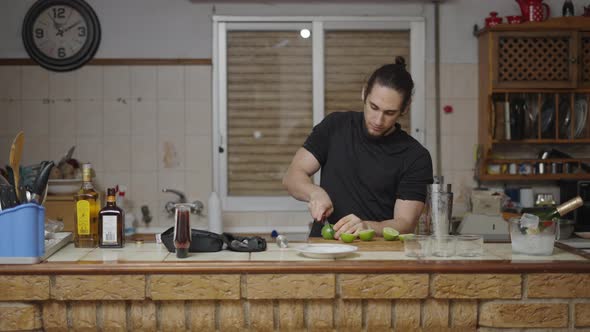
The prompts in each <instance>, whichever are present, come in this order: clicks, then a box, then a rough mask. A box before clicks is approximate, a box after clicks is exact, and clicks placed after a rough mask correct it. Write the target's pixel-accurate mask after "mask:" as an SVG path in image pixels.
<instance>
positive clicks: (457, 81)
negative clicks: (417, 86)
mask: <svg viewBox="0 0 590 332" xmlns="http://www.w3.org/2000/svg"><path fill="white" fill-rule="evenodd" d="M477 71H478V65H477V64H471V63H469V64H467V63H466V64H441V66H440V87H441V107H440V108H441V109H438V110H437V109H435V89H434V87H435V85H434V65H433V64H429V65H428V67H427V73H426V76H427V77H426V78H427V79H426V81H427V83H426V146H427V148H428V150H429V151H430V154H431V156H432V160H433V163H434V164H435V163H436V139H437V138H436V136H435V135H436V127H435V116H436V114H435V112H440V123H441V155H442V161H441V164H442V165H441V166H442V174H439V175H443V176H444V177H445V182H446V183H451V184H452V185H453V192H454V194H455V196H454V197H455V203H454V205H453V215H456V216H462V215H463V214H464V213H465V212H466V211H467V209H468V208H469V199H470V194H471V189H472V188H474V187H475V186H476V183H475V181H474V179H473V174H474V169H475V146H476V144H477V116H478V104H477V101H478V99H477V98H478V72H477ZM447 105H448V106H452V108H453V112H452V113H445V112H444V111H443V108H444V107H445V106H447ZM434 167H435V166H434ZM435 172H436V170H435Z"/></svg>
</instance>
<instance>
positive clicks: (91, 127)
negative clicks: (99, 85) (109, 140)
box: [75, 100, 104, 155]
mask: <svg viewBox="0 0 590 332" xmlns="http://www.w3.org/2000/svg"><path fill="white" fill-rule="evenodd" d="M75 105H76V110H75V115H76V121H77V122H76V134H77V135H78V136H83V137H96V138H101V139H102V135H103V115H104V105H103V103H102V100H78V101H76V104H75ZM78 150H79V148H78ZM76 152H79V151H76ZM76 155H77V154H76Z"/></svg>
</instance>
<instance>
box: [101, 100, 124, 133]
mask: <svg viewBox="0 0 590 332" xmlns="http://www.w3.org/2000/svg"><path fill="white" fill-rule="evenodd" d="M103 106H104V111H103V114H104V122H103V123H104V126H103V133H104V135H105V136H114V135H118V136H123V135H125V136H129V135H130V134H131V103H130V101H129V100H128V99H120V100H114V101H110V100H105V102H104V105H103Z"/></svg>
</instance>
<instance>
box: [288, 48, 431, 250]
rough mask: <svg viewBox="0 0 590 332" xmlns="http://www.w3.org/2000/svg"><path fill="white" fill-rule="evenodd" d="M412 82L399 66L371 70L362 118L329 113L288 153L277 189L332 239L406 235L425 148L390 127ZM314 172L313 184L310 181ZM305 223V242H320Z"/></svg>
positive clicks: (421, 196)
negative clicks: (386, 232) (330, 231)
mask: <svg viewBox="0 0 590 332" xmlns="http://www.w3.org/2000/svg"><path fill="white" fill-rule="evenodd" d="M413 89H414V82H413V80H412V77H411V75H410V73H408V71H407V70H406V64H405V60H404V59H403V58H402V57H396V59H395V63H393V64H387V65H384V66H382V67H380V68H378V69H377V70H376V71H375V72H373V74H372V75H371V76H370V77H369V79H368V81H367V83H366V84H365V86H364V88H363V89H362V99H363V102H364V110H363V112H335V113H331V114H329V115H327V116H326V117H325V118H324V119H323V120H322V122H320V123H319V124H318V125H316V126H315V127H314V128H313V130H312V132H311V134H310V135H309V137H308V138H307V140H306V141H305V143H304V144H303V147H301V148H299V150H298V151H297V152H296V154H295V156H294V157H293V160H292V162H291V165H290V166H289V168H288V170H287V172H286V174H285V176H284V178H283V184H284V185H285V187H286V188H287V190H288V191H289V194H291V195H292V196H293V197H295V198H296V199H298V200H301V201H305V202H308V208H309V211H310V213H311V216H312V217H313V219H314V220H316V221H322V220H324V219H325V218H327V220H328V221H329V222H330V223H331V224H333V225H334V230H335V231H336V233H335V238H336V239H338V238H340V234H342V233H354V234H358V233H359V232H360V231H361V230H363V229H368V228H371V229H374V230H375V231H376V233H377V234H378V235H382V232H383V228H385V227H393V228H395V229H396V230H398V231H399V232H400V233H402V234H403V233H412V232H413V231H414V229H415V227H416V224H417V222H418V218H419V217H420V214H421V212H422V209H423V207H424V201H425V200H426V186H427V184H430V183H432V160H431V158H430V154H429V153H428V150H426V149H425V148H424V147H423V146H422V145H421V144H420V143H419V142H418V141H416V140H415V139H414V138H412V137H411V136H410V135H408V134H407V133H406V132H405V131H403V130H402V129H401V127H400V125H399V124H398V123H397V120H398V119H399V117H401V116H404V115H406V114H407V113H408V111H409V107H410V104H411V101H412V93H413ZM320 169H321V171H322V173H321V174H322V176H321V183H320V185H319V186H318V185H315V184H314V183H313V182H312V180H311V177H312V176H313V174H315V173H316V172H317V171H318V170H320ZM321 228H322V224H321V223H319V222H317V223H314V224H313V227H312V230H311V233H310V236H320V234H321Z"/></svg>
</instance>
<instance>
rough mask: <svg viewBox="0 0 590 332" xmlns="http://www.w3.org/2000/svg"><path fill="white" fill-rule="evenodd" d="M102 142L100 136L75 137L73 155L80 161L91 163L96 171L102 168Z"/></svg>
mask: <svg viewBox="0 0 590 332" xmlns="http://www.w3.org/2000/svg"><path fill="white" fill-rule="evenodd" d="M103 147H104V143H103V141H102V136H100V137H77V138H76V151H75V153H74V157H75V158H76V159H78V160H80V161H81V162H90V163H92V168H93V169H94V171H96V172H101V171H102V170H104V158H103V153H104V149H103Z"/></svg>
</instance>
